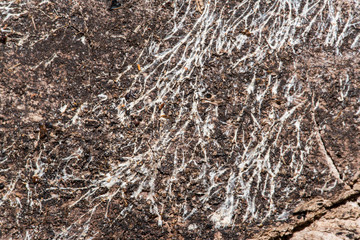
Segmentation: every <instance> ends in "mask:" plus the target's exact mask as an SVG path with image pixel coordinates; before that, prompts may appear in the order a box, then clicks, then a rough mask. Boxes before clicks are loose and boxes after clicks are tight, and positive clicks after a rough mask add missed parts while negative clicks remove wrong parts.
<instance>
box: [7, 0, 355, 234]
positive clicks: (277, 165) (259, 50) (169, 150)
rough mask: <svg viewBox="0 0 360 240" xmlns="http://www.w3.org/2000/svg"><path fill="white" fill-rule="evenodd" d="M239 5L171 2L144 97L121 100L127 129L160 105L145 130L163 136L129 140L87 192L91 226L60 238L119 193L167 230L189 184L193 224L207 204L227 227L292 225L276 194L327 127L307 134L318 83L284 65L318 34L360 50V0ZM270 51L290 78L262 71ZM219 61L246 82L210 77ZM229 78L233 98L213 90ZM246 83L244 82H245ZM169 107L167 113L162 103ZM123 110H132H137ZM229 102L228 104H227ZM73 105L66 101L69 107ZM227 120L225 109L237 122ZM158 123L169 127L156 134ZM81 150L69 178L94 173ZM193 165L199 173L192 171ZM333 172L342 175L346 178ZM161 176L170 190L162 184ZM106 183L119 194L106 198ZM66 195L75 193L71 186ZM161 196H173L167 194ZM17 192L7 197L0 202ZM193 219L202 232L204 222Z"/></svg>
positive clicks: (186, 213)
mask: <svg viewBox="0 0 360 240" xmlns="http://www.w3.org/2000/svg"><path fill="white" fill-rule="evenodd" d="M199 1H200V2H202V1H201V0H199ZM235 2H236V3H233V2H232V1H217V0H208V1H206V0H204V1H203V7H202V8H201V9H199V7H197V6H200V5H197V4H196V1H193V0H175V1H167V2H165V3H164V5H165V4H171V7H172V8H173V15H172V18H171V19H169V20H168V21H169V22H168V24H169V25H171V26H172V28H171V30H169V31H168V32H167V33H166V34H165V36H164V37H163V38H162V39H158V38H156V37H155V36H154V37H152V38H150V39H148V42H147V46H146V47H145V48H144V49H143V50H142V55H141V56H139V66H141V69H140V68H139V70H140V73H139V74H137V75H136V76H134V81H133V82H132V85H131V86H130V88H129V89H128V90H127V92H129V93H131V92H132V91H136V92H137V93H139V94H138V95H137V96H136V99H135V100H132V101H131V102H127V101H126V100H125V98H121V99H120V102H119V106H114V108H115V109H116V110H117V117H118V118H119V119H120V120H121V122H122V123H123V124H126V123H127V121H128V120H129V119H128V117H127V115H126V114H125V111H131V112H132V113H134V114H135V115H141V114H143V113H145V111H147V112H152V115H151V116H150V118H149V119H148V121H147V122H145V125H144V126H142V128H143V130H142V131H143V133H144V134H145V133H146V132H149V131H150V132H152V135H151V138H150V139H149V140H148V141H147V140H144V141H143V140H138V139H137V140H134V141H130V142H129V143H128V146H129V147H133V149H134V151H133V153H132V155H131V156H126V157H124V158H123V159H124V161H123V162H121V163H111V166H110V169H111V170H110V171H108V172H104V173H103V174H102V175H101V176H100V177H99V178H98V179H96V180H92V182H91V185H89V186H86V187H84V188H83V189H81V190H83V191H84V194H83V195H82V196H81V197H80V198H79V199H78V200H77V201H76V202H73V203H72V204H71V206H76V204H78V203H79V202H80V201H82V200H87V201H89V202H90V203H93V208H91V209H90V210H89V212H88V213H85V214H84V215H82V216H79V219H82V218H83V219H88V221H86V222H85V223H84V222H82V223H81V224H82V226H80V220H79V222H74V223H73V224H72V225H71V226H69V227H68V228H67V229H64V230H63V232H62V233H58V234H57V238H59V239H60V238H62V237H64V238H65V237H67V238H69V237H74V235H72V234H70V232H71V231H72V229H73V228H80V227H82V228H83V232H82V234H83V235H85V234H86V232H87V231H88V227H89V226H90V220H91V217H92V216H93V214H94V212H95V211H96V210H97V209H98V208H99V206H100V205H101V201H107V202H108V203H110V202H111V201H112V200H113V198H114V197H115V195H116V196H117V197H118V196H119V195H121V196H123V197H124V198H130V199H128V202H129V204H128V205H127V206H123V211H122V212H121V214H122V216H119V217H124V216H126V215H127V214H128V213H129V212H131V211H132V203H131V202H132V201H134V200H138V199H145V200H146V201H147V203H148V204H149V205H150V211H151V213H152V214H155V215H157V221H158V224H159V225H162V224H163V223H164V222H163V217H162V216H163V214H164V205H166V204H167V201H170V200H171V199H175V200H174V201H175V202H176V198H177V197H178V196H177V193H176V192H178V191H183V193H184V194H185V195H186V194H187V188H190V186H198V188H197V189H198V191H199V192H197V193H195V194H197V195H196V196H197V197H198V200H199V202H200V203H201V204H198V205H194V204H189V203H190V200H191V199H187V198H186V196H185V201H182V202H178V203H176V204H174V209H175V211H177V212H178V213H179V215H180V216H182V220H183V221H186V220H188V219H190V218H191V217H193V216H195V215H197V214H201V213H202V212H203V211H205V210H206V211H208V212H209V213H210V214H208V219H209V221H212V222H213V223H214V224H215V226H216V227H229V226H230V227H231V226H232V225H233V224H234V223H235V221H241V222H252V221H257V222H261V221H265V220H266V219H268V218H269V217H271V216H273V215H274V216H275V217H276V218H277V219H281V220H284V219H286V218H287V216H288V212H287V210H286V209H281V211H280V210H279V209H277V206H276V202H275V201H274V196H275V194H278V195H280V196H281V198H277V200H276V201H281V200H284V199H286V198H287V197H288V196H289V195H290V194H291V192H293V191H295V190H296V188H295V187H294V186H295V183H296V181H297V179H298V178H299V177H300V176H301V174H302V172H303V167H304V163H305V162H306V160H307V156H308V154H309V152H310V150H311V147H312V143H313V141H315V140H314V139H316V134H304V132H303V131H302V128H303V119H304V113H305V112H311V111H313V110H314V109H315V108H316V102H315V103H312V102H311V101H309V100H308V98H307V97H306V96H307V95H309V94H310V93H311V89H309V88H308V86H307V85H306V84H307V83H306V82H307V81H306V79H305V80H304V81H300V76H299V75H298V74H297V73H296V70H297V67H298V65H297V64H298V63H297V62H295V61H294V59H289V60H288V61H294V62H292V63H291V64H288V65H286V66H287V67H289V66H291V67H292V68H293V70H292V71H288V69H284V67H283V66H284V64H285V62H284V61H285V60H284V59H283V58H282V57H281V54H282V53H283V51H284V49H286V51H288V52H290V53H291V54H299V53H296V50H295V49H296V48H298V47H299V46H302V45H306V44H307V43H308V42H309V41H316V42H317V43H318V44H320V45H323V46H326V47H328V48H332V49H334V50H335V52H337V54H340V55H341V47H342V46H343V44H345V39H346V37H347V36H349V35H351V34H354V35H355V38H354V39H353V40H352V41H351V42H350V43H348V42H346V44H349V45H350V46H351V48H352V49H359V46H360V40H359V39H360V33H359V32H356V30H354V27H353V26H355V25H356V26H359V24H360V23H359V22H360V14H359V13H360V4H359V1H356V0H353V1H351V0H349V1H340V0H339V1H332V0H319V1H309V0H304V1H298V0H274V1H266V0H248V1H246V0H245V1H235ZM12 4H13V3H12V2H9V1H2V2H0V11H2V12H3V14H2V15H4V16H6V17H5V19H6V18H10V17H13V16H14V14H12V13H11V10H10V9H11V7H12ZM229 6H231V8H230V9H229ZM345 7H346V8H345ZM200 10H201V11H200ZM4 13H9V14H7V15H6V14H4ZM1 21H5V20H4V19H2V20H1ZM2 31H3V30H2ZM346 41H348V39H347V40H346ZM304 51H305V50H304ZM310 51H311V50H310ZM225 58H227V59H228V60H227V61H226V63H227V64H228V65H226V66H225V65H221V64H223V63H221V61H219V62H218V60H219V59H220V60H221V59H225ZM268 58H271V59H275V60H277V61H278V63H277V65H276V66H277V69H274V71H277V72H281V71H286V72H287V73H290V74H288V75H286V77H282V78H281V80H280V77H279V76H278V75H277V74H275V73H274V72H271V71H269V72H266V73H263V72H261V73H260V71H259V70H258V68H259V67H260V66H265V65H266V64H267V63H266V61H265V59H268ZM209 64H210V65H215V66H217V67H216V69H222V72H226V71H229V72H230V71H233V72H235V73H236V74H239V75H238V76H239V77H238V78H235V79H236V81H235V82H234V78H232V79H227V75H226V74H225V75H224V76H222V73H221V72H219V73H218V75H217V76H214V75H215V73H212V75H211V77H212V78H213V79H205V78H207V77H208V75H207V71H208V69H209V68H208V65H209ZM126 69H127V70H126V71H125V72H120V73H119V79H120V78H121V77H122V76H123V75H125V74H127V72H128V71H130V69H131V66H129V67H128V68H126ZM243 73H249V76H250V77H248V78H247V79H245V78H242V76H243V75H241V74H243ZM259 79H260V80H259ZM351 80H352V79H351V76H349V75H346V74H345V75H344V76H343V77H342V78H341V79H339V85H340V94H339V96H338V99H339V100H340V101H344V99H346V98H347V96H348V92H349V89H351V87H352V85H351ZM221 81H222V82H226V83H227V85H231V86H233V89H230V88H228V89H224V91H225V90H226V94H227V96H229V98H228V99H223V98H222V97H219V96H216V95H214V94H215V93H213V96H211V97H206V93H207V92H208V89H211V88H212V87H213V86H212V84H213V85H216V84H217V83H218V82H221ZM230 81H233V82H230ZM280 81H282V83H280ZM240 85H242V86H243V87H242V88H238V87H237V86H240ZM240 90H242V92H239V91H240ZM219 91H220V92H221V89H220V90H219ZM310 95H311V94H310ZM106 99H107V96H106V95H105V94H100V95H98V99H95V100H94V101H98V105H99V106H100V105H101V104H102V101H105V100H106ZM265 99H275V100H276V99H281V101H280V102H276V101H275V102H274V104H272V105H270V106H269V104H267V105H265V104H264V102H265ZM163 102H165V107H164V109H159V105H161V104H162V103H163ZM169 102H176V104H177V106H178V108H177V109H175V110H174V112H173V113H172V115H171V116H169V113H167V112H166V111H165V108H166V107H167V106H168V105H169V104H168V103H169ZM86 104H87V103H86ZM86 104H85V105H83V106H81V108H79V110H78V112H76V115H74V116H73V118H72V119H71V122H69V126H70V125H76V124H79V118H80V117H79V114H80V111H82V110H83V109H84V108H86V107H87V105H86ZM89 105H90V103H89ZM121 105H126V109H124V108H123V107H121ZM205 105H206V107H203V106H205ZM224 105H225V106H226V107H225V110H224V109H221V107H222V106H224ZM233 105H234V106H235V105H238V106H241V107H240V108H239V111H238V113H237V116H231V117H226V114H227V111H228V110H227V109H228V108H231V107H232V106H233ZM66 107H67V106H66V105H64V106H63V107H62V110H61V111H65V110H66ZM200 109H201V110H200ZM356 110H357V109H356ZM93 111H94V112H95V110H94V109H93ZM221 111H222V112H221ZM359 111H360V110H358V112H359ZM220 115H222V116H223V115H224V116H225V118H226V121H223V120H222V118H221V117H220ZM170 119H172V120H170ZM170 121H171V123H170ZM159 122H160V123H159ZM155 123H156V124H157V125H158V127H157V128H156V130H154V127H153V126H154V125H155ZM189 130H190V131H189ZM217 131H220V132H221V134H222V135H223V136H224V138H226V139H227V142H226V143H223V142H222V141H223V140H222V139H218V138H217V137H216V132H217ZM289 132H290V134H287V133H289ZM189 134H190V135H189ZM286 134H287V135H286ZM285 135H286V136H285ZM125 140H126V139H125V137H124V141H125ZM113 144H115V145H116V144H117V143H113ZM119 144H120V143H119ZM224 144H227V146H226V147H227V152H226V154H225V155H222V156H220V158H215V157H214V156H215V155H216V154H217V153H218V152H221V151H223V150H224V149H223V148H224ZM119 146H120V145H119ZM122 147H123V148H124V147H127V146H123V145H122ZM144 149H146V150H144ZM120 150H121V149H120ZM81 154H82V149H77V151H76V152H75V153H73V155H71V156H69V157H67V158H64V159H62V160H61V161H62V163H63V171H62V173H61V177H60V178H59V179H58V180H59V181H60V180H62V181H66V180H69V179H72V180H76V179H84V176H82V173H81V172H72V171H68V170H69V169H70V167H69V166H71V164H76V162H77V159H78V156H80V155H81ZM119 154H121V152H119ZM40 157H41V155H40V156H39V157H38V158H40ZM218 159H221V161H220V160H218ZM90 161H91V160H90ZM164 164H168V165H169V166H171V167H170V171H169V176H166V177H163V176H161V173H160V170H159V169H160V168H161V166H162V165H164ZM42 168H43V165H42V164H41V163H40V162H39V161H37V162H36V164H35V167H34V169H33V171H35V172H36V173H37V174H38V175H42V174H43V169H42ZM189 169H190V171H189ZM190 172H191V176H189V175H188V174H190ZM284 172H286V173H288V175H289V176H290V178H289V179H286V180H287V181H288V182H289V186H286V185H283V183H285V182H286V181H280V180H281V179H283V178H284V177H281V176H280V175H281V174H283V173H284ZM186 177H187V178H186ZM184 178H186V181H185V182H184V180H183V179H184ZM334 179H335V180H337V179H336V176H334ZM156 182H161V183H162V184H164V186H166V187H165V188H163V189H160V190H159V189H158V188H157V186H156ZM15 183H16V181H15V182H14V183H13V184H15ZM130 184H131V185H134V186H135V188H134V189H133V192H132V193H131V195H127V196H125V195H124V189H125V188H126V187H127V186H129V185H130ZM328 185H332V183H329V184H328ZM104 187H105V188H108V189H110V190H109V191H108V192H106V193H103V194H101V195H99V194H97V191H98V190H99V189H100V188H104ZM179 188H181V189H179ZM10 190H11V189H10ZM60 190H62V191H70V189H66V188H64V189H60ZM160 194H161V195H162V196H166V197H165V199H167V200H166V201H165V200H163V199H164V198H160V197H159V195H160ZM6 197H7V195H4V196H3V199H2V200H1V201H4V198H6ZM188 198H190V196H188ZM29 199H30V197H29ZM131 199H132V200H131ZM215 199H216V201H217V204H216V206H212V205H211V203H210V202H211V201H215ZM97 200H101V201H97ZM1 201H0V204H1ZM14 204H15V205H16V204H18V203H15V202H14ZM107 211H108V209H107V210H106V211H105V213H104V216H105V217H107V214H108V213H107ZM85 226H87V227H85ZM191 226H192V228H195V227H194V226H196V225H191ZM189 228H190V226H189Z"/></svg>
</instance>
